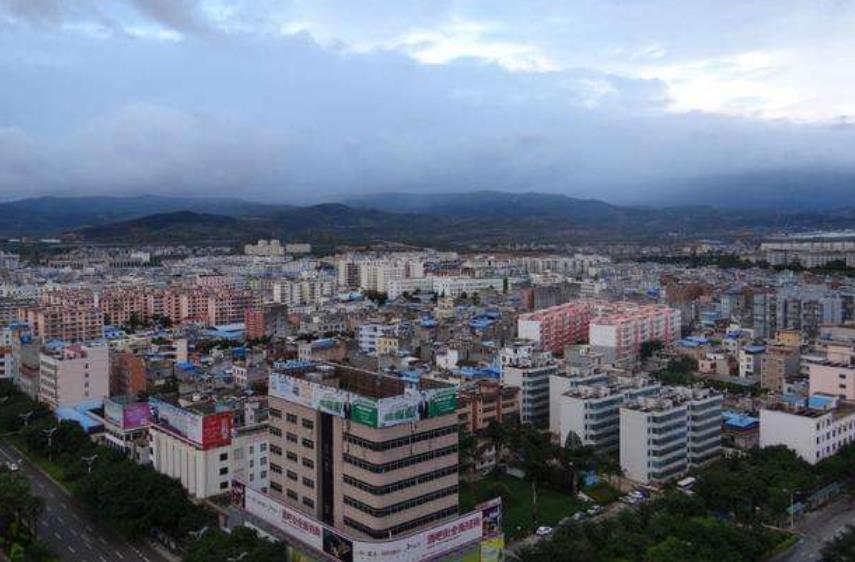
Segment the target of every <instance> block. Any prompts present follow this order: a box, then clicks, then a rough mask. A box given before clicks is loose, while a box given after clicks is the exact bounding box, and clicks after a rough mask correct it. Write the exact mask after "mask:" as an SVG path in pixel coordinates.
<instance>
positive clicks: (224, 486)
mask: <svg viewBox="0 0 855 562" xmlns="http://www.w3.org/2000/svg"><path fill="white" fill-rule="evenodd" d="M228 487H229V482H228V480H226V481H225V482H220V490H225V489H226V488H228Z"/></svg>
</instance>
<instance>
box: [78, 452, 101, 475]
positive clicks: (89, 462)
mask: <svg viewBox="0 0 855 562" xmlns="http://www.w3.org/2000/svg"><path fill="white" fill-rule="evenodd" d="M97 458H98V455H92V456H91V457H80V460H82V461H83V462H85V463H86V468H87V474H92V465H93V464H95V459H97Z"/></svg>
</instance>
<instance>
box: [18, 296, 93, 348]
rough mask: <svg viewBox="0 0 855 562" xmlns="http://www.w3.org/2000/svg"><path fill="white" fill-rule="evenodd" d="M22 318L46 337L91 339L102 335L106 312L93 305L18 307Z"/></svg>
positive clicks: (77, 339)
mask: <svg viewBox="0 0 855 562" xmlns="http://www.w3.org/2000/svg"><path fill="white" fill-rule="evenodd" d="M18 320H20V321H22V322H25V323H26V324H27V325H29V326H30V328H31V329H32V331H33V335H35V336H37V337H40V338H41V339H42V340H43V341H50V340H60V341H64V342H69V343H75V342H89V341H93V340H97V339H100V338H101V337H103V332H104V314H103V313H102V312H101V310H100V309H99V308H96V307H95V306H90V305H81V306H64V305H47V306H39V307H31V308H25V309H21V310H19V311H18Z"/></svg>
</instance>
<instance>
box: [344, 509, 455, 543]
mask: <svg viewBox="0 0 855 562" xmlns="http://www.w3.org/2000/svg"><path fill="white" fill-rule="evenodd" d="M453 515H457V507H449V508H446V509H442V510H440V511H437V512H434V513H431V514H430V515H425V516H424V517H419V518H418V519H413V520H412V521H407V522H406V523H401V524H400V525H395V526H394V527H389V528H388V529H375V528H373V527H369V526H368V525H363V524H362V523H360V522H358V521H354V520H353V519H351V518H350V517H345V518H344V524H345V525H347V526H348V527H351V528H352V529H356V530H357V531H359V532H360V533H364V534H365V535H368V536H369V537H371V538H375V539H388V538H389V537H393V536H395V535H399V534H401V533H405V532H407V531H409V530H410V529H415V528H417V527H421V526H423V525H427V524H428V523H432V522H433V521H439V520H440V519H445V518H446V517H451V516H453Z"/></svg>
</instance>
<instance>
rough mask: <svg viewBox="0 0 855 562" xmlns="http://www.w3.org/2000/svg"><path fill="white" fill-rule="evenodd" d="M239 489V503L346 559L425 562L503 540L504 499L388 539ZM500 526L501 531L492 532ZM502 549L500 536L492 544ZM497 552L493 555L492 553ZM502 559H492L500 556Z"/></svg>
mask: <svg viewBox="0 0 855 562" xmlns="http://www.w3.org/2000/svg"><path fill="white" fill-rule="evenodd" d="M235 483H238V485H239V489H240V492H239V493H237V494H234V493H233V500H234V502H235V505H237V506H240V505H241V504H242V505H243V508H244V509H245V510H246V511H247V512H248V513H250V514H252V515H254V516H256V517H258V518H260V519H262V520H264V521H266V522H267V523H269V524H271V525H273V526H274V527H276V528H277V529H279V530H280V531H282V532H283V533H285V534H286V535H287V536H289V537H291V538H293V539H295V540H297V541H299V542H301V543H303V544H304V545H305V546H308V547H310V548H312V549H315V550H317V551H319V552H323V553H325V554H326V555H327V556H329V557H330V558H332V559H335V560H340V561H341V562H421V561H423V560H430V559H433V558H437V557H440V556H443V555H445V554H447V553H449V552H452V551H454V550H457V549H459V548H462V547H464V546H467V545H470V544H474V543H479V542H480V541H482V540H483V539H485V538H486V539H500V538H501V537H502V535H501V512H502V505H501V500H499V499H495V500H492V501H490V502H488V503H486V504H482V505H481V506H479V507H478V509H477V510H476V511H473V512H470V513H467V514H465V515H462V516H460V517H458V518H456V519H454V520H452V521H448V522H446V523H442V524H440V525H437V526H435V527H432V528H430V529H426V530H424V531H422V532H420V533H416V534H415V535H411V536H408V537H404V538H400V539H392V540H387V541H366V540H357V539H354V538H353V537H350V536H348V535H347V534H345V533H343V532H341V531H338V530H336V529H334V528H332V527H328V526H326V525H324V524H323V523H321V522H319V521H316V520H315V519H313V518H311V517H309V516H307V515H304V514H302V513H300V512H298V511H295V510H293V509H290V508H288V507H286V506H285V505H284V504H282V503H279V502H278V501H277V500H275V499H273V498H271V497H270V496H267V495H265V494H263V493H261V492H259V491H257V490H253V489H251V488H249V487H246V486H241V485H240V483H239V481H233V483H232V487H233V488H234V487H235ZM495 529H498V530H499V532H498V534H497V535H490V534H486V533H492V532H494V530H495ZM488 544H489V545H490V546H492V547H494V548H499V549H500V548H501V543H500V542H499V541H497V540H493V542H491V543H488ZM491 556H492V555H491ZM495 559H497V558H495V557H492V558H487V560H495Z"/></svg>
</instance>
